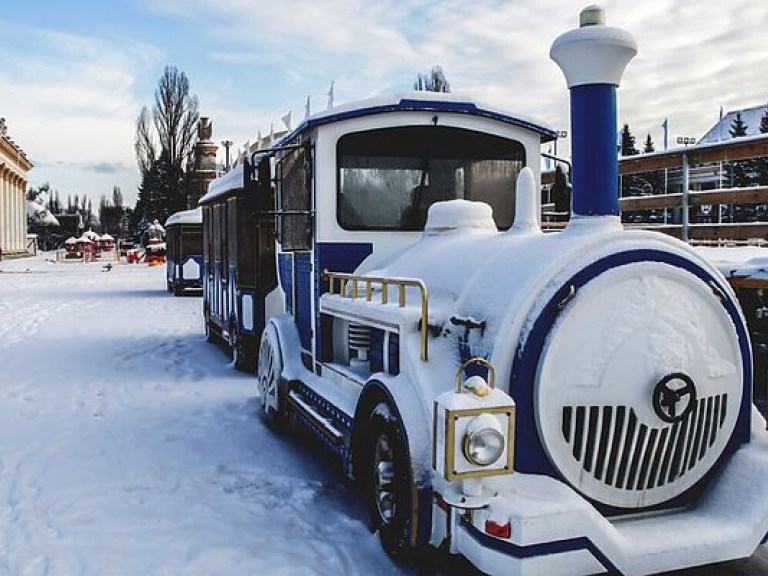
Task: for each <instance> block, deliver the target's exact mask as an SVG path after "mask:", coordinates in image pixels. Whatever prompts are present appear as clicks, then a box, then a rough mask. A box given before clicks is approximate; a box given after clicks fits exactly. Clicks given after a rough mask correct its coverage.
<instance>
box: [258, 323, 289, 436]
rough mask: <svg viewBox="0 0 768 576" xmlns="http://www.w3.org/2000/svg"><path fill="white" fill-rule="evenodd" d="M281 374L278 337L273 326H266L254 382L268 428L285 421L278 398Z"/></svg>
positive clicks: (281, 365)
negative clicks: (255, 381) (255, 382)
mask: <svg viewBox="0 0 768 576" xmlns="http://www.w3.org/2000/svg"><path fill="white" fill-rule="evenodd" d="M282 374H283V354H282V350H281V348H280V337H279V335H278V333H277V328H275V326H274V324H272V323H270V324H267V327H266V328H265V329H264V332H263V333H262V334H261V343H260V345H259V362H258V366H257V368H256V380H257V386H258V389H259V406H260V407H261V410H260V412H261V415H262V417H263V418H264V420H265V421H266V422H267V424H269V425H270V426H273V427H276V428H280V427H281V425H282V423H283V422H284V420H285V415H284V412H283V408H282V403H283V399H282V398H281V397H280V378H281V377H282Z"/></svg>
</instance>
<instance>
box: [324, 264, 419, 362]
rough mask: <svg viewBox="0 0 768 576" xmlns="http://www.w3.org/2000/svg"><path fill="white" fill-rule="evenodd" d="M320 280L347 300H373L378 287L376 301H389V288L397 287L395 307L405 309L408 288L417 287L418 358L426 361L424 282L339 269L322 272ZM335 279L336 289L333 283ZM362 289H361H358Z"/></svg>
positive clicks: (331, 293) (330, 290)
mask: <svg viewBox="0 0 768 576" xmlns="http://www.w3.org/2000/svg"><path fill="white" fill-rule="evenodd" d="M323 279H324V280H328V294H330V295H334V294H337V295H339V296H340V297H341V298H350V299H351V300H363V299H365V301H366V302H373V301H374V295H373V293H374V291H375V289H376V288H378V289H379V290H380V294H379V295H378V299H379V303H380V304H383V305H386V304H389V288H390V287H394V288H396V289H397V306H398V307H399V308H405V306H406V303H407V294H408V290H407V288H408V287H412V288H418V290H419V294H420V296H421V321H420V322H419V332H420V334H421V359H422V360H423V361H424V362H426V361H427V358H428V357H429V350H428V345H427V334H428V332H427V330H428V325H427V319H428V317H429V293H428V291H427V285H426V284H425V283H424V282H423V281H422V280H418V279H414V278H382V277H376V276H355V275H354V274H345V273H343V272H329V271H328V270H324V271H323ZM337 280H338V291H337V290H336V288H337V283H336V281H337ZM361 288H362V290H361Z"/></svg>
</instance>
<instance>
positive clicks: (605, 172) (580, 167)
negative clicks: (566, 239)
mask: <svg viewBox="0 0 768 576" xmlns="http://www.w3.org/2000/svg"><path fill="white" fill-rule="evenodd" d="M635 54H637V43H636V42H635V39H634V38H633V37H632V35H631V34H629V32H627V31H625V30H621V29H619V28H611V27H609V26H606V25H605V12H603V9H602V8H600V7H599V6H595V5H592V6H588V7H587V8H585V9H584V10H582V11H581V14H580V27H579V28H576V29H574V30H570V31H568V32H566V33H565V34H563V35H562V36H560V37H558V38H557V39H556V40H555V41H554V43H553V44H552V48H551V49H550V51H549V56H550V58H552V60H554V61H555V62H556V63H557V65H558V66H560V69H561V70H562V71H563V74H564V75H565V80H566V82H567V83H568V88H569V89H570V91H571V149H572V160H573V212H574V215H576V216H618V214H619V195H618V178H619V175H618V173H619V165H618V153H617V147H616V141H617V121H616V116H617V114H616V88H617V87H618V86H619V83H620V82H621V76H622V74H623V73H624V68H625V67H626V66H627V64H628V63H629V61H630V60H631V59H632V58H633V57H634V55H635Z"/></svg>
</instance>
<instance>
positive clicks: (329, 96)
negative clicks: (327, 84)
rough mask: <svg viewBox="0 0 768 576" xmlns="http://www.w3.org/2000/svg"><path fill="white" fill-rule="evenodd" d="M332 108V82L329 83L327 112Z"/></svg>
mask: <svg viewBox="0 0 768 576" xmlns="http://www.w3.org/2000/svg"><path fill="white" fill-rule="evenodd" d="M331 108H333V81H331V88H330V90H328V110H330V109H331Z"/></svg>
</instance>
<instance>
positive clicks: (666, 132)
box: [661, 118, 669, 150]
mask: <svg viewBox="0 0 768 576" xmlns="http://www.w3.org/2000/svg"><path fill="white" fill-rule="evenodd" d="M661 127H662V128H664V150H666V149H667V146H668V144H669V118H664V122H663V123H662V125H661Z"/></svg>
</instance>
